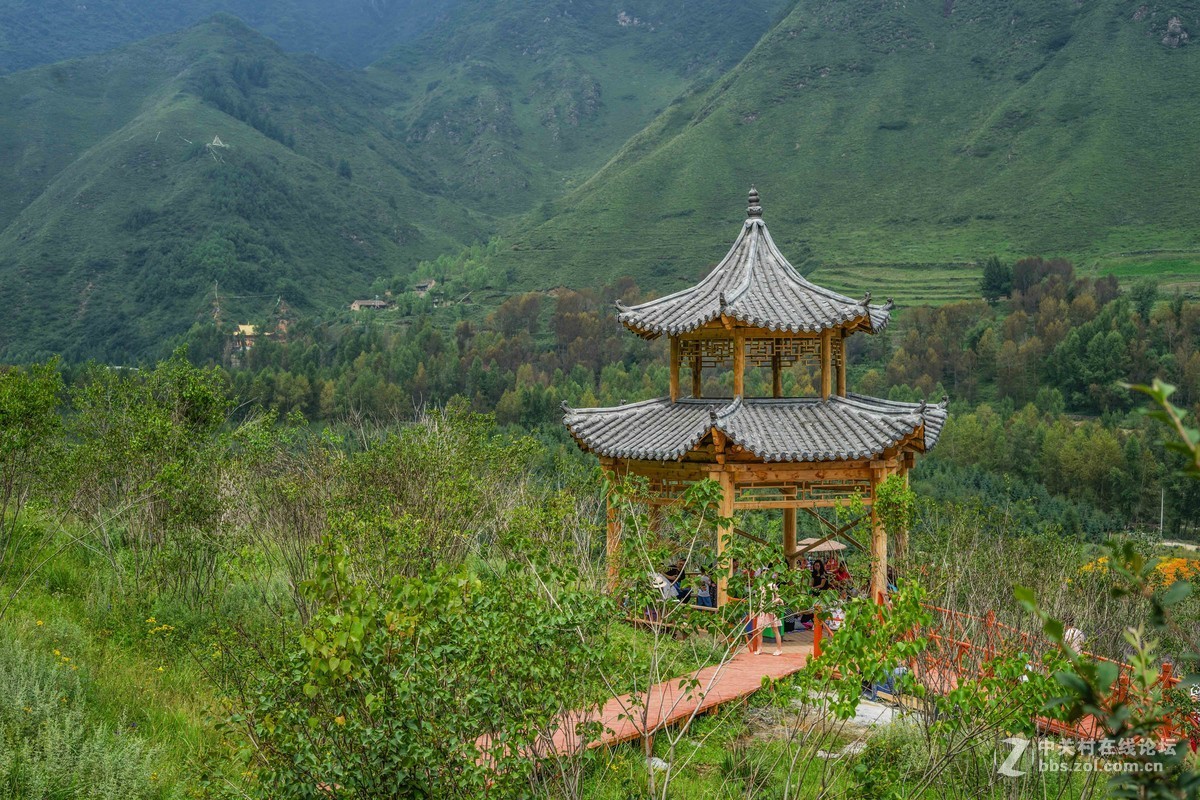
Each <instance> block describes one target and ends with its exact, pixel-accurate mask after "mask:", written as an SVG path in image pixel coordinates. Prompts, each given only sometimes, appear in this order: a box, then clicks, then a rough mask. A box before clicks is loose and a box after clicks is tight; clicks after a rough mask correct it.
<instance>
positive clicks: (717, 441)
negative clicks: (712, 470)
mask: <svg viewBox="0 0 1200 800" xmlns="http://www.w3.org/2000/svg"><path fill="white" fill-rule="evenodd" d="M712 440H713V454H714V457H715V458H716V460H717V463H718V464H724V463H725V432H724V431H721V430H718V429H716V428H713V429H712Z"/></svg>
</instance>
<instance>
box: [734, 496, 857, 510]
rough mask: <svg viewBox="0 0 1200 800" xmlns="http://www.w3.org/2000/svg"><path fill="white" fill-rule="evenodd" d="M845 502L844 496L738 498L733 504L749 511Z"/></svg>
mask: <svg viewBox="0 0 1200 800" xmlns="http://www.w3.org/2000/svg"><path fill="white" fill-rule="evenodd" d="M847 502H849V501H848V499H847V498H845V497H830V498H822V499H821V500H738V501H737V502H735V503H734V504H733V505H734V508H736V509H737V510H738V511H749V510H750V509H754V508H759V509H766V508H838V507H840V506H844V505H846V503H847ZM863 505H867V506H869V505H871V500H869V499H867V498H863Z"/></svg>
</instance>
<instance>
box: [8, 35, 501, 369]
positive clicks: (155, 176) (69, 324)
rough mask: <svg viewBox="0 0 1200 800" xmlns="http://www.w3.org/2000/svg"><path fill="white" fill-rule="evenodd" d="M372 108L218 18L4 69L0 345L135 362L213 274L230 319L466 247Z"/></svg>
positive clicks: (296, 303) (360, 283) (464, 222)
mask: <svg viewBox="0 0 1200 800" xmlns="http://www.w3.org/2000/svg"><path fill="white" fill-rule="evenodd" d="M235 63H236V64H241V65H242V66H243V67H247V66H251V65H253V66H256V67H258V68H260V69H261V73H260V74H258V75H257V76H256V77H255V78H253V79H247V78H245V76H243V77H242V80H241V81H240V83H239V81H238V80H236V78H235V67H234V65H235ZM381 104H382V98H381V96H380V94H379V91H378V90H377V89H376V88H374V87H373V86H372V85H370V84H369V83H368V82H366V81H365V80H363V79H362V78H361V77H359V76H357V75H355V74H353V73H347V72H344V71H341V70H340V69H338V68H335V67H333V66H331V65H329V64H327V63H325V62H321V61H317V60H316V59H311V58H298V57H292V56H287V55H285V54H284V53H283V52H282V51H280V50H279V49H278V48H277V47H276V46H275V45H273V44H272V43H270V42H269V41H268V40H266V39H264V38H263V37H261V36H259V35H258V34H255V33H254V32H253V31H250V30H249V29H248V28H245V27H244V26H242V25H241V24H240V23H238V22H237V21H236V20H232V19H230V18H224V19H218V20H214V21H212V22H210V23H207V24H204V25H201V26H199V27H196V28H193V29H189V30H188V31H186V32H184V33H182V34H178V35H172V36H167V37H162V38H159V39H155V40H151V41H149V42H147V43H143V44H139V45H136V46H132V47H130V48H126V49H123V50H119V51H116V52H114V53H111V54H106V55H104V56H96V57H92V58H88V59H84V60H81V61H76V62H67V63H64V64H56V65H53V66H50V67H45V68H40V69H37V70H32V71H29V72H24V73H19V74H16V75H11V76H7V77H4V78H0V105H3V106H5V107H21V108H22V111H21V113H20V114H13V115H3V116H2V117H0V142H3V143H4V144H2V145H0V174H4V177H5V180H6V183H7V185H9V186H11V187H12V190H11V191H10V192H6V193H5V198H4V200H3V201H0V299H2V300H3V302H4V303H5V305H6V307H8V308H10V309H15V310H16V311H15V313H12V314H9V315H6V317H5V320H4V321H3V323H0V352H3V353H4V355H6V356H9V357H21V356H25V357H28V356H31V355H37V354H39V353H45V352H48V351H59V352H66V353H67V354H68V355H70V356H73V357H90V356H95V357H105V358H110V359H121V358H129V357H136V356H139V355H141V354H144V353H147V352H152V351H154V350H155V349H156V348H160V347H161V346H162V343H163V339H164V337H166V336H170V335H172V334H178V333H181V332H183V331H185V330H187V328H188V326H190V325H191V324H192V322H194V321H195V320H196V319H198V318H199V317H200V316H202V315H204V314H207V313H209V311H210V309H211V303H212V299H213V298H212V287H213V285H214V282H219V283H220V286H221V289H222V293H223V295H224V296H225V299H224V301H223V304H224V306H225V311H226V312H227V313H229V314H234V315H237V314H248V313H252V312H255V311H258V310H260V309H261V308H262V307H266V306H269V305H270V304H272V303H273V302H274V300H275V297H276V296H282V297H283V298H284V300H285V301H286V302H287V303H288V304H289V305H291V306H293V307H296V308H298V309H300V310H301V311H304V310H306V309H312V308H315V307H328V306H340V305H342V304H343V303H345V302H346V301H347V300H348V299H349V295H350V294H355V293H361V292H364V291H366V290H367V288H368V286H369V284H370V283H371V282H372V281H373V280H374V279H375V278H377V277H379V276H381V275H389V276H390V275H392V274H394V273H396V272H397V271H401V272H402V271H403V270H404V269H406V268H407V267H409V266H411V265H412V264H414V263H415V262H416V261H417V260H419V259H422V258H428V257H430V256H431V255H434V254H436V253H438V252H443V251H445V250H446V249H447V248H453V247H455V246H456V245H457V244H458V243H461V242H463V241H470V240H471V239H472V238H474V237H475V236H476V235H478V234H479V233H480V231H482V230H484V226H483V225H481V223H480V222H479V221H478V220H476V219H474V218H473V217H472V216H471V215H470V214H468V213H467V212H465V211H463V210H462V209H461V208H459V207H457V206H455V205H453V204H451V203H449V202H447V201H444V200H441V199H438V198H435V197H432V196H431V195H430V194H428V193H427V192H426V191H425V186H426V184H427V183H428V181H426V180H425V179H424V178H423V177H422V175H421V171H420V169H419V167H418V165H417V164H416V163H415V161H414V159H413V158H412V157H411V156H410V155H409V154H408V152H407V151H406V149H405V147H404V145H403V143H402V141H400V140H399V139H398V137H397V136H396V135H395V133H394V130H393V129H392V127H391V125H390V124H389V123H388V121H387V120H386V119H385V118H383V116H382V115H381V114H380V113H379V112H378V111H376V108H377V107H378V106H379V105H381ZM218 106H223V107H225V108H226V109H227V110H230V111H231V112H232V115H231V114H229V113H225V112H223V111H222V110H221V109H220V108H219V107H218ZM239 117H240V119H239ZM243 120H245V121H243ZM255 126H257V127H255ZM264 131H265V132H266V133H269V134H271V135H270V136H268V135H265V134H264ZM213 136H220V137H221V139H222V141H223V142H225V143H226V144H228V145H229V147H228V148H227V149H216V150H212V151H210V150H209V149H206V148H205V147H204V144H205V143H206V142H211V141H212V138H213ZM272 136H274V138H272ZM281 140H282V141H281ZM285 142H286V143H287V144H285ZM288 145H291V146H288ZM343 159H344V160H345V161H346V162H347V164H348V165H349V166H350V168H351V172H352V177H351V178H350V179H347V178H346V177H344V176H343V175H342V174H339V167H340V163H341V161H342V160H343Z"/></svg>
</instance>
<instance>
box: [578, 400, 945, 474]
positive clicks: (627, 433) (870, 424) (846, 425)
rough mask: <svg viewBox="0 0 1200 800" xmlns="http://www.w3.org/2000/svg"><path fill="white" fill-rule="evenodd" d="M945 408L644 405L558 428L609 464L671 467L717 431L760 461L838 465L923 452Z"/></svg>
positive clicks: (591, 411)
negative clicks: (895, 450) (913, 447)
mask: <svg viewBox="0 0 1200 800" xmlns="http://www.w3.org/2000/svg"><path fill="white" fill-rule="evenodd" d="M945 421H946V407H945V405H944V404H943V405H927V404H925V403H898V402H893V401H890V400H879V399H876V398H873V397H865V396H862V395H857V394H851V395H849V396H847V397H836V396H835V397H831V398H829V400H827V401H822V400H819V399H815V398H786V399H785V398H769V399H767V398H764V399H742V398H735V399H734V400H732V401H731V400H729V399H728V398H724V399H691V398H688V399H683V400H679V401H677V402H674V403H672V402H671V400H670V399H669V398H662V399H658V400H646V401H644V402H641V403H632V404H629V405H624V406H617V407H614V408H585V409H571V408H567V409H566V416H565V417H564V418H563V422H564V423H565V424H566V426H567V429H568V430H570V432H571V435H572V436H574V437H575V439H576V440H577V441H578V442H579V443H580V444H581V445H582V446H583V447H584V448H585V449H587V450H590V451H591V452H593V453H595V454H597V455H601V456H611V457H615V458H632V459H638V460H642V461H670V460H673V459H677V458H680V457H681V456H683V455H684V454H685V453H687V452H688V451H689V450H691V449H692V448H694V447H695V446H696V445H698V444H699V443H700V442H701V441H702V440H703V439H704V437H705V436H706V435H708V433H709V431H711V430H712V429H714V428H715V429H717V430H720V431H721V432H722V433H724V434H725V435H726V436H728V437H729V439H730V440H731V441H732V442H734V443H735V444H739V445H741V446H742V447H743V448H745V449H746V450H748V451H749V452H751V453H753V454H754V455H755V456H757V457H758V458H761V459H762V460H763V461H838V460H847V459H862V458H872V457H874V456H878V455H880V454H881V453H883V452H884V451H885V450H887V449H888V448H890V447H893V446H894V445H897V444H899V443H900V442H902V441H904V440H905V439H908V438H910V437H914V436H917V434H920V435H919V436H918V437H917V444H918V447H920V448H921V449H923V450H929V449H931V448H933V446H934V445H936V444H937V440H938V436H939V435H940V434H941V431H942V425H943V424H945Z"/></svg>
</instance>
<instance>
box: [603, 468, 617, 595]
mask: <svg viewBox="0 0 1200 800" xmlns="http://www.w3.org/2000/svg"><path fill="white" fill-rule="evenodd" d="M615 479H616V475H614V474H612V473H609V480H610V481H612V480H615ZM607 506H608V508H607V512H606V518H607V522H608V535H607V537H606V538H605V552H606V554H607V557H608V590H609V591H610V592H612V591H615V590H616V588H617V583H618V582H619V580H620V576H619V574H618V573H619V569H620V564H621V519H620V515H619V514H618V510H619V509H618V508H617V505H616V503H614V501H613V492H612V491H611V490H609V493H608V500H607Z"/></svg>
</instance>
